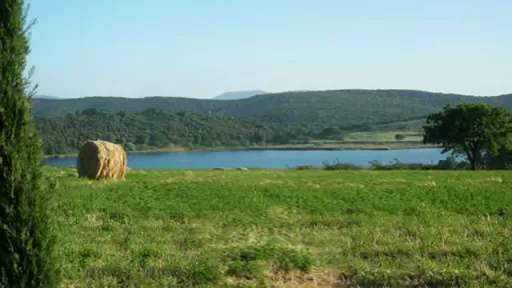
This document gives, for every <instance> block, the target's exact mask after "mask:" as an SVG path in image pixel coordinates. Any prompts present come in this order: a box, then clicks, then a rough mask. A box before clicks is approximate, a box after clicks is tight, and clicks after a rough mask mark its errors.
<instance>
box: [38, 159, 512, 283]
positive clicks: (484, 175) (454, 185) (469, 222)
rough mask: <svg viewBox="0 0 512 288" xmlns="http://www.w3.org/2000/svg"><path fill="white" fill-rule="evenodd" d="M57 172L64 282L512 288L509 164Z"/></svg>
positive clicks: (52, 170)
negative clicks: (496, 167) (500, 168)
mask: <svg viewBox="0 0 512 288" xmlns="http://www.w3.org/2000/svg"><path fill="white" fill-rule="evenodd" d="M44 169H45V172H46V173H48V174H49V175H51V177H52V178H54V179H57V180H58V182H59V184H58V191H57V193H56V195H55V196H56V198H55V200H56V203H57V206H56V207H55V212H54V215H55V219H56V220H57V223H56V224H57V229H58V235H59V238H58V254H59V257H61V260H62V264H63V266H62V269H63V270H62V272H63V277H64V278H65V280H66V281H65V286H66V287H202V286H203V287H270V286H273V287H333V285H335V284H337V285H340V286H338V287H342V286H341V285H349V284H354V283H357V284H358V285H360V286H361V287H383V286H387V287H397V286H409V287H411V286H414V287H424V286H428V287H449V286H457V287H508V286H511V285H512V280H511V278H510V275H511V273H512V241H510V235H511V233H512V230H511V228H510V227H512V226H511V224H512V208H511V206H510V205H509V204H510V203H512V192H511V191H512V182H511V181H510V180H509V179H512V177H511V176H512V173H511V172H497V171H494V172H489V171H482V172H455V171H442V172H441V171H340V172H334V171H211V170H210V171H200V170H199V171H172V170H147V171H145V170H129V172H128V175H127V178H126V180H125V181H109V182H108V181H99V182H97V181H88V180H84V179H76V176H75V175H76V174H75V170H73V169H62V168H50V167H45V168H44Z"/></svg>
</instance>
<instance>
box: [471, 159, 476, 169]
mask: <svg viewBox="0 0 512 288" xmlns="http://www.w3.org/2000/svg"><path fill="white" fill-rule="evenodd" d="M470 162H471V170H473V171H474V170H476V160H475V159H471V160H470Z"/></svg>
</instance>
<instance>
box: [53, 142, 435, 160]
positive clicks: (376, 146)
mask: <svg viewBox="0 0 512 288" xmlns="http://www.w3.org/2000/svg"><path fill="white" fill-rule="evenodd" d="M437 147H438V146H436V145H429V144H422V143H420V142H405V141H404V142H397V141H390V142H351V143H343V142H333V141H331V142H329V141H326V142H324V143H320V142H316V143H311V144H292V145H267V146H256V147H213V148H208V147H198V148H184V147H173V148H162V149H158V148H155V149H149V150H137V151H127V153H128V154H147V153H172V152H187V151H189V152H191V151H198V152H200V151H203V152H204V151H250V150H304V151H308V150H404V149H418V148H437ZM76 156H77V154H62V155H46V156H45V158H72V157H76Z"/></svg>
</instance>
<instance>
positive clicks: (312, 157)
mask: <svg viewBox="0 0 512 288" xmlns="http://www.w3.org/2000/svg"><path fill="white" fill-rule="evenodd" d="M447 156H448V153H447V154H441V149H435V148H428V149H409V150H337V151H316V150H315V151H283V150H254V151H215V152H173V153H154V154H129V155H128V167H130V168H142V169H149V168H170V169H212V168H217V167H226V168H235V167H248V168H251V167H258V168H277V169H286V168H288V167H294V166H299V165H314V166H321V165H322V163H323V162H324V161H329V162H331V163H332V162H334V161H336V160H339V161H340V162H342V163H350V164H357V165H361V166H369V162H370V161H373V160H377V161H380V162H381V163H382V164H388V163H389V162H391V161H394V159H395V158H397V159H398V160H400V161H401V162H403V163H425V164H430V163H437V162H438V161H439V160H444V159H446V157H447ZM75 163H76V159H75V158H61V159H46V160H44V162H43V164H44V165H49V166H61V167H75Z"/></svg>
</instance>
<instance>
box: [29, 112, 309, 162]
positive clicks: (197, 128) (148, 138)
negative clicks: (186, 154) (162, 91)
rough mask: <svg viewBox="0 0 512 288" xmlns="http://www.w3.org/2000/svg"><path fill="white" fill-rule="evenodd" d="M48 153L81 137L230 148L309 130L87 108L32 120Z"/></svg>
mask: <svg viewBox="0 0 512 288" xmlns="http://www.w3.org/2000/svg"><path fill="white" fill-rule="evenodd" d="M36 125H37V126H38V127H39V129H40V130H41V132H42V135H43V138H44V153H45V154H46V155H56V154H71V153H76V152H78V149H79V147H80V146H81V145H82V144H83V142H84V141H86V140H89V139H94V140H95V139H102V140H107V141H112V142H116V143H119V144H122V145H123V146H124V148H125V149H126V150H127V151H135V150H151V149H158V148H173V147H186V148H194V147H196V148H197V147H222V146H224V147H232V146H238V147H240V146H245V147H248V146H255V145H266V144H289V143H292V142H293V143H304V142H307V141H308V139H309V136H310V132H308V131H307V130H304V129H295V128H287V127H286V126H283V125H269V124H259V123H257V122H254V121H251V120H244V119H238V118H233V117H229V116H205V115H200V114H196V113H191V112H169V111H162V110H157V109H148V110H146V111H144V112H142V113H137V112H126V111H117V112H115V111H107V110H98V109H94V108H91V109H86V110H84V111H82V112H76V113H75V114H68V115H67V116H63V117H43V118H36Z"/></svg>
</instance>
